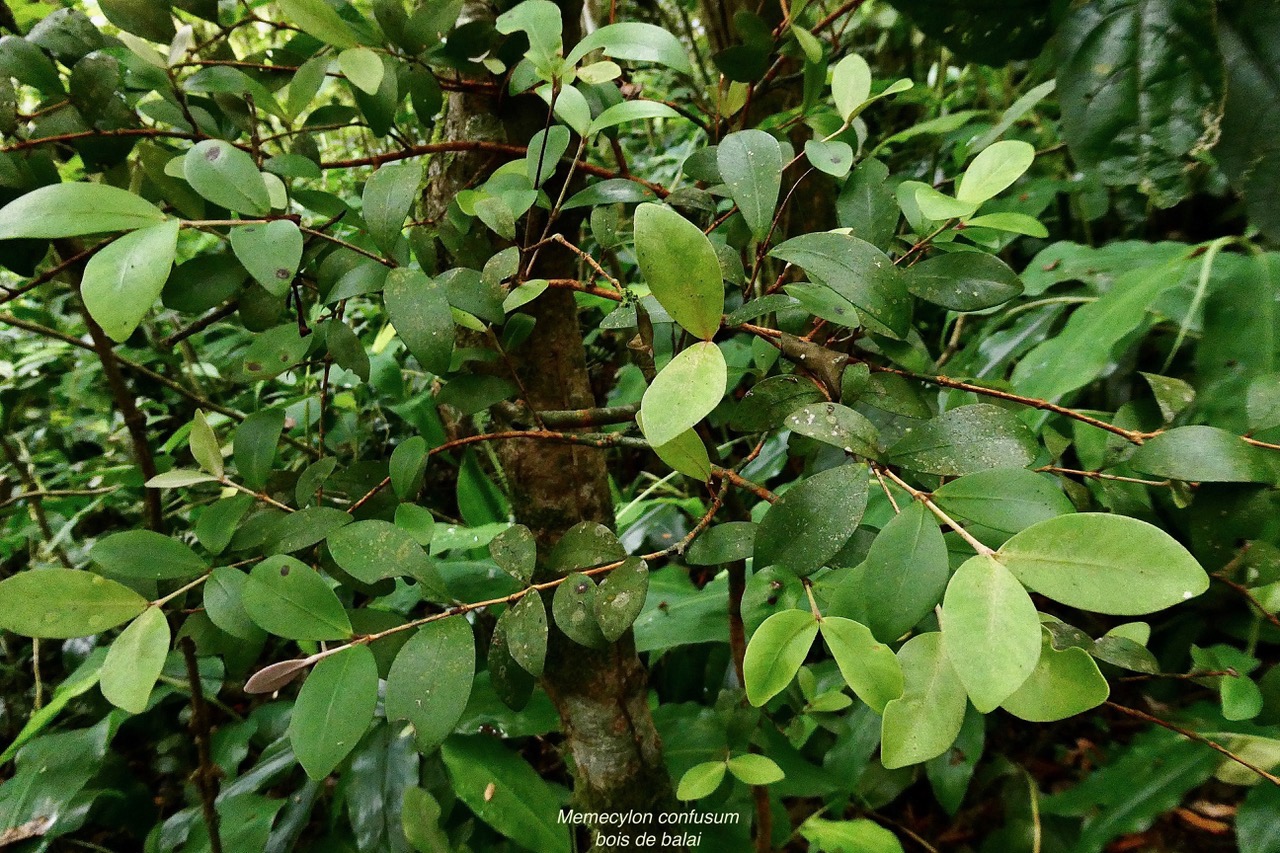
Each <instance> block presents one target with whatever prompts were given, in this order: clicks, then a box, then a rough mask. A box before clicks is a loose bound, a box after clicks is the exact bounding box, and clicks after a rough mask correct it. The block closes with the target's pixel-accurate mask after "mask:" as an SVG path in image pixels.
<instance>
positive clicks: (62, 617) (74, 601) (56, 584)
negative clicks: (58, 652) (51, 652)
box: [0, 569, 147, 640]
mask: <svg viewBox="0 0 1280 853" xmlns="http://www.w3.org/2000/svg"><path fill="white" fill-rule="evenodd" d="M146 608H147V600H146V599H145V598H143V597H142V596H140V595H138V594H137V593H136V592H134V591H133V590H131V589H129V588H128V587H127V586H124V585H123V584H119V583H116V582H115V581H113V580H108V579H107V578H104V577H102V576H101V575H95V574H94V573H92V572H84V571H80V570H78V569H28V570H26V571H23V572H19V573H18V574H16V575H14V576H13V577H10V578H5V579H4V580H3V581H0V628H4V629H5V630H7V631H12V632H14V633H15V634H21V635H22V636H24V637H41V638H48V639H59V640H65V639H70V638H72V637H87V636H89V635H90V634H98V633H101V632H103V631H105V630H107V629H108V628H114V627H115V626H117V625H119V624H120V623H122V622H127V621H129V620H130V619H132V618H134V617H135V616H137V615H138V614H139V613H141V612H142V611H143V610H145V609H146Z"/></svg>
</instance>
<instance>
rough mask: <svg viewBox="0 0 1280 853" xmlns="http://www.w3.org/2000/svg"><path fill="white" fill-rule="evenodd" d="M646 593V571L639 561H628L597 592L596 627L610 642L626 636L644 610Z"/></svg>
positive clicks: (608, 577)
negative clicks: (597, 626) (598, 627)
mask: <svg viewBox="0 0 1280 853" xmlns="http://www.w3.org/2000/svg"><path fill="white" fill-rule="evenodd" d="M648 590H649V567H648V566H647V565H646V564H645V562H644V560H641V559H640V558H638V557H629V558H628V559H627V560H626V561H625V562H623V564H622V565H621V566H618V568H616V569H614V570H613V571H611V572H610V573H609V574H608V575H607V576H606V577H605V579H604V580H603V581H602V582H601V583H600V586H599V587H598V588H597V589H596V594H595V601H594V602H593V605H594V608H595V617H596V624H597V625H599V626H600V633H601V634H603V635H604V638H605V639H606V640H608V641H609V642H611V643H612V642H614V641H615V640H617V639H618V638H619V637H621V636H622V635H623V634H625V633H626V632H627V629H628V628H630V627H631V623H633V622H635V621H636V617H637V616H639V615H640V611H641V610H643V609H644V600H645V594H646V593H647V592H648Z"/></svg>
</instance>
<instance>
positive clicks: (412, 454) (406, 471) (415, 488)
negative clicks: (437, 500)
mask: <svg viewBox="0 0 1280 853" xmlns="http://www.w3.org/2000/svg"><path fill="white" fill-rule="evenodd" d="M430 461H431V457H430V456H429V455H428V454H427V440H426V439H425V438H423V437H422V436H420V435H414V436H410V437H409V438H406V439H405V440H404V441H402V442H400V443H399V444H397V445H396V449H395V450H393V451H391V462H390V475H391V489H392V491H394V492H395V493H396V497H398V498H400V500H402V501H411V500H413V499H414V498H415V497H417V495H418V492H419V491H420V490H421V489H422V481H423V478H424V477H425V476H426V473H427V463H429V462H430Z"/></svg>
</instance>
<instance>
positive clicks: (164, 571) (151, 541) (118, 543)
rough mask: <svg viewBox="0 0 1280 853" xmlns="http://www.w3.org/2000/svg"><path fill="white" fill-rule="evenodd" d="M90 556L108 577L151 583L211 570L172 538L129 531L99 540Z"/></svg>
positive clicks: (199, 557) (145, 531) (153, 533)
mask: <svg viewBox="0 0 1280 853" xmlns="http://www.w3.org/2000/svg"><path fill="white" fill-rule="evenodd" d="M89 557H90V558H91V559H92V560H93V561H94V562H95V563H97V564H98V565H99V566H100V567H101V568H102V570H103V572H104V573H106V574H108V575H114V576H115V577H120V578H147V579H150V580H190V579H191V578H194V577H196V576H197V575H202V574H204V573H205V572H207V571H209V564H208V563H206V562H205V561H204V558H203V557H201V556H199V555H198V554H196V552H195V551H192V550H191V549H190V548H189V547H187V545H185V544H183V543H182V542H179V541H178V540H177V539H174V538H172V537H170V536H165V535H164V534H162V533H156V532H154V531H151V530H126V531H124V532H122V533H113V534H111V535H110V536H107V537H106V538H104V539H99V540H98V541H97V542H95V543H94V545H93V547H92V548H91V549H90V550H89Z"/></svg>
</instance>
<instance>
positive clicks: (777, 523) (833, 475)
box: [755, 465, 867, 576]
mask: <svg viewBox="0 0 1280 853" xmlns="http://www.w3.org/2000/svg"><path fill="white" fill-rule="evenodd" d="M866 506H867V466H866V465H840V466H837V467H835V468H832V469H829V470H827V471H823V472H822V473H820V474H815V475H813V476H812V477H809V478H808V479H806V480H803V481H801V482H800V483H798V484H796V485H795V486H794V487H793V488H792V489H791V490H790V491H788V492H787V493H786V494H785V495H783V496H782V497H781V498H780V499H779V500H778V502H777V503H775V504H774V505H773V506H771V507H769V511H768V512H766V513H765V516H764V518H763V519H762V520H761V521H760V527H759V529H757V531H756V542H755V565H756V566H757V567H758V568H760V569H763V568H765V567H766V566H774V565H777V566H782V567H784V568H786V569H787V570H789V571H791V572H794V573H795V574H798V575H802V576H803V575H807V574H810V573H812V572H814V571H816V570H817V569H818V568H819V567H821V566H822V565H823V564H824V563H826V561H827V560H829V559H831V557H833V556H834V555H835V554H836V552H838V551H839V550H840V548H841V547H843V546H844V543H845V542H847V541H849V537H850V536H852V535H853V531H855V530H857V528H858V522H859V521H861V520H862V513H863V510H865V509H866Z"/></svg>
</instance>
